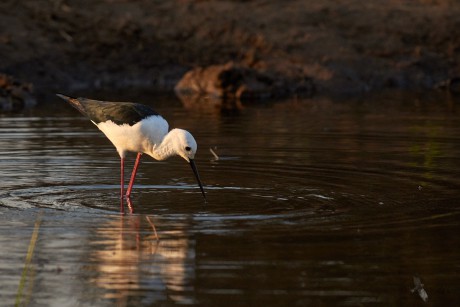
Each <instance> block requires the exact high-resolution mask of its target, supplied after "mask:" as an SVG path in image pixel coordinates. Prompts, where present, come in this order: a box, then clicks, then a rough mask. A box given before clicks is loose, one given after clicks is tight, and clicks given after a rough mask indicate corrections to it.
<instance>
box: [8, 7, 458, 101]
mask: <svg viewBox="0 0 460 307" xmlns="http://www.w3.org/2000/svg"><path fill="white" fill-rule="evenodd" d="M458 16H460V3H459V2H458V1H453V0H392V1H386V0H375V1H368V2H363V1H358V0H341V1H332V0H327V1H308V0H307V1H305V0H302V1H301V0H297V1H296V0H291V1H277V0H254V1H243V0H242V1H230V0H229V1H218V0H209V1H206V0H195V1H194V0H175V1H148V0H97V1H92V0H37V1H27V0H21V1H13V0H4V1H1V3H0V73H3V74H6V75H2V76H1V77H0V87H1V88H2V91H1V96H3V97H6V96H11V95H12V96H13V97H17V98H15V99H17V100H27V99H28V94H27V93H29V92H31V91H32V87H31V85H33V88H34V90H35V94H34V95H35V96H34V97H36V95H41V94H44V93H49V92H54V91H65V92H76V91H80V92H81V91H82V90H85V91H88V90H94V89H101V88H105V89H111V90H114V89H126V88H137V89H139V88H148V89H154V90H159V91H172V90H173V88H174V87H175V86H176V85H177V84H178V83H179V81H180V80H181V79H182V78H183V77H184V75H185V74H186V73H187V72H189V71H195V72H197V69H201V71H199V72H201V74H200V75H199V76H197V75H196V74H195V76H189V79H188V80H186V81H185V82H183V83H182V84H181V86H180V90H184V91H189V90H192V91H196V90H197V89H196V88H193V85H191V83H198V84H199V87H200V89H201V90H203V89H204V91H205V92H206V93H211V94H212V95H215V96H219V97H220V96H226V95H227V94H228V95H231V96H236V97H238V98H240V97H243V98H244V99H246V98H249V99H253V98H257V99H260V98H262V99H265V98H273V97H275V98H277V97H292V96H297V97H298V96H311V95H314V94H326V95H335V96H339V97H341V96H343V95H349V94H362V93H367V92H374V91H381V90H385V89H395V88H396V89H403V90H427V89H440V88H441V89H447V90H448V91H452V92H456V93H458V92H459V91H460V85H459V84H460V79H459V78H460V19H459V18H458ZM210 67H211V69H212V68H214V71H209V70H208V69H209V68H210ZM216 70H217V71H216ZM224 74H226V76H225V77H224V79H225V80H222V78H223V77H222V75H224ZM229 75H230V76H229ZM12 78H13V79H12ZM200 82H201V83H200ZM14 83H15V84H16V85H13V84H14ZM18 83H20V84H21V85H22V86H19V85H18ZM210 84H211V85H210ZM18 87H19V89H18ZM229 87H232V88H229ZM12 92H13V93H12ZM21 92H22V93H21ZM228 95H227V96H228ZM2 101H3V103H2V104H3V108H4V109H6V108H8V107H7V106H5V104H6V102H5V101H4V99H3V100H2ZM16 107H21V102H18V104H17V105H16V106H14V108H16Z"/></svg>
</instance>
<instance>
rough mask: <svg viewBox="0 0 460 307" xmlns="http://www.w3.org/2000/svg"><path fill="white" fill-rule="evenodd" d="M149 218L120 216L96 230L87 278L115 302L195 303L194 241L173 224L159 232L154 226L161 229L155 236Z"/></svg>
mask: <svg viewBox="0 0 460 307" xmlns="http://www.w3.org/2000/svg"><path fill="white" fill-rule="evenodd" d="M154 222H157V221H156V218H155V217H154V216H146V215H122V216H119V217H118V216H117V217H115V218H114V219H113V220H111V221H110V222H109V223H107V224H106V225H102V226H100V227H98V228H97V230H96V232H97V234H96V236H97V240H96V242H94V243H95V244H96V246H95V248H94V249H93V253H92V260H93V261H94V262H95V265H94V269H95V271H96V272H95V277H94V279H93V280H92V281H93V282H94V283H95V284H96V285H97V287H98V288H99V289H102V290H103V291H104V298H105V299H110V300H114V301H116V303H117V306H127V305H132V304H134V303H142V304H143V305H144V304H151V303H155V302H166V301H168V302H175V303H194V298H193V296H192V294H193V287H192V283H193V279H194V269H193V268H194V266H193V263H194V262H195V252H194V244H193V241H191V240H189V239H188V238H186V237H185V236H184V234H183V232H182V231H181V230H180V227H177V226H178V225H174V226H175V227H168V228H170V229H171V228H172V229H173V230H168V229H165V230H164V231H163V229H162V228H161V226H162V225H159V224H157V225H156V226H157V227H160V229H161V231H160V238H161V240H158V237H157V236H156V231H155V229H154V228H153V227H152V224H153V223H154ZM178 229H179V230H178Z"/></svg>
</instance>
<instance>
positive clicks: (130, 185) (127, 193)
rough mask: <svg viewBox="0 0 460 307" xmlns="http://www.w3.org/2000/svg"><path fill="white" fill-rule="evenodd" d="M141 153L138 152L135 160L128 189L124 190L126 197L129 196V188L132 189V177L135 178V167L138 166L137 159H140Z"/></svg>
mask: <svg viewBox="0 0 460 307" xmlns="http://www.w3.org/2000/svg"><path fill="white" fill-rule="evenodd" d="M141 156H142V153H140V152H138V153H137V157H136V162H135V163H134V168H133V172H132V173H131V179H130V180H129V185H128V190H127V191H126V197H128V198H129V197H130V196H131V190H132V189H133V184H134V179H136V173H137V168H138V167H139V161H140V160H141Z"/></svg>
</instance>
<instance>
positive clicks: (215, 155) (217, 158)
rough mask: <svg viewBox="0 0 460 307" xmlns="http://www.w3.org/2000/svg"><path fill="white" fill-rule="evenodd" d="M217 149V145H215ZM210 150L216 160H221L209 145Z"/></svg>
mask: <svg viewBox="0 0 460 307" xmlns="http://www.w3.org/2000/svg"><path fill="white" fill-rule="evenodd" d="M214 148H216V149H217V147H214ZM209 151H210V152H211V153H212V155H213V156H214V160H216V161H219V156H218V155H217V154H216V152H215V151H214V150H213V149H212V148H211V147H209Z"/></svg>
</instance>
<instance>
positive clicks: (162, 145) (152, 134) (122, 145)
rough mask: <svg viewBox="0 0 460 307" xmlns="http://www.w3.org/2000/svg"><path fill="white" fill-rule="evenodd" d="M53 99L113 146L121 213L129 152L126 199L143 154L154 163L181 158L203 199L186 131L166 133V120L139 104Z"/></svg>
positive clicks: (191, 141) (193, 150)
mask: <svg viewBox="0 0 460 307" xmlns="http://www.w3.org/2000/svg"><path fill="white" fill-rule="evenodd" d="M57 96H58V97H60V98H62V99H64V100H66V101H68V102H69V103H70V104H71V105H72V106H73V107H74V108H76V109H77V110H78V111H80V112H81V113H82V114H83V115H85V116H87V117H88V118H89V119H90V120H91V121H92V122H93V124H95V125H96V126H97V127H98V128H99V129H100V130H101V131H102V132H103V133H104V134H105V135H106V136H107V138H108V139H109V140H110V141H111V142H112V143H113V145H115V147H116V149H117V151H118V154H119V155H120V158H121V176H120V177H121V180H120V192H121V193H120V194H121V199H122V210H123V196H124V191H123V190H124V161H125V157H126V154H127V152H129V151H132V152H137V157H136V162H135V163H134V168H133V172H132V174H131V179H130V181H129V185H128V189H127V191H126V197H127V199H128V200H129V197H130V196H131V190H132V188H133V184H134V179H135V178H136V172H137V168H138V166H139V161H140V158H141V155H142V154H143V153H145V154H148V155H149V156H151V157H152V158H154V159H156V160H165V159H166V158H169V157H171V156H174V155H178V156H181V157H182V158H184V159H185V160H186V161H187V162H189V163H190V166H191V167H192V170H193V173H194V174H195V177H196V179H197V181H198V185H199V187H200V190H201V193H202V194H203V197H204V199H205V200H206V195H205V193H204V189H203V185H202V184H201V180H200V176H199V174H198V170H197V168H196V165H195V162H194V160H193V159H194V157H195V153H196V150H197V144H196V141H195V139H194V138H193V136H192V135H191V134H190V132H188V131H186V130H182V129H177V128H176V129H172V130H171V131H169V132H168V123H167V122H166V120H165V119H164V118H163V117H161V115H159V114H158V113H156V112H155V111H154V110H152V109H151V108H150V107H149V106H146V105H143V104H140V103H132V102H109V101H98V100H92V99H87V98H71V97H67V96H65V95H61V94H57Z"/></svg>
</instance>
